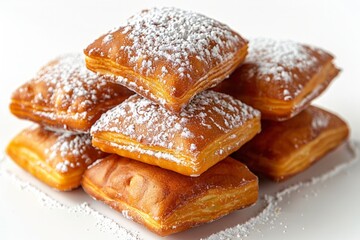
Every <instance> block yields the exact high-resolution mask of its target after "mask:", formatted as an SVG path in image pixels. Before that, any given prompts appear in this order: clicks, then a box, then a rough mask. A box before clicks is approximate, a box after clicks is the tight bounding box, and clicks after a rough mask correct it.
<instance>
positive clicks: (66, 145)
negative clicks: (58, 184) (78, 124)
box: [45, 133, 94, 173]
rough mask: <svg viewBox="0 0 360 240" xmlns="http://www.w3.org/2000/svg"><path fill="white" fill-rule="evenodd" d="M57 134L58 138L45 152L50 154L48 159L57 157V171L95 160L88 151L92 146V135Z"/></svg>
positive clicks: (63, 170) (63, 171)
mask: <svg viewBox="0 0 360 240" xmlns="http://www.w3.org/2000/svg"><path fill="white" fill-rule="evenodd" d="M55 134H56V135H57V139H56V141H55V143H54V144H53V145H52V146H51V147H50V148H48V149H46V150H45V154H47V156H48V161H51V160H53V159H57V161H58V162H57V164H56V166H55V169H56V170H57V171H59V172H61V173H65V172H67V171H68V170H69V168H76V167H79V166H81V165H82V164H85V165H89V164H91V163H92V162H93V160H94V159H93V156H90V155H89V154H88V151H87V149H88V148H89V147H91V137H90V136H89V135H88V134H79V135H73V134H69V133H55ZM74 159H76V162H74Z"/></svg>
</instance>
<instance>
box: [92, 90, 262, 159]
mask: <svg viewBox="0 0 360 240" xmlns="http://www.w3.org/2000/svg"><path fill="white" fill-rule="evenodd" d="M259 115H260V113H259V111H257V110H255V109H253V108H251V107H250V106H248V105H246V104H244V103H242V102H240V101H239V100H236V99H234V98H232V97H231V96H228V95H226V94H223V93H217V92H214V91H204V92H202V93H200V94H198V95H197V96H195V97H194V99H193V100H192V101H191V102H190V103H189V104H188V105H187V106H186V107H185V109H184V110H183V111H182V112H181V113H180V114H178V115H177V114H174V113H172V112H170V111H167V110H166V109H165V108H162V107H161V106H159V105H156V104H154V103H152V102H151V101H149V100H147V99H146V98H142V97H140V96H138V95H134V96H132V97H130V98H129V99H127V100H126V101H125V102H123V103H122V104H120V105H118V106H117V107H115V108H113V109H111V110H110V111H108V112H107V113H105V114H103V115H102V117H101V118H100V119H99V120H98V121H97V122H96V123H95V124H94V125H93V127H92V128H91V133H92V134H93V133H95V132H97V131H110V132H115V133H120V134H122V135H125V136H128V137H130V138H132V139H134V140H136V141H138V142H144V143H146V144H147V145H150V146H159V147H164V148H168V149H175V150H180V151H182V150H185V151H188V152H189V153H192V154H195V155H196V154H197V153H198V152H199V151H200V150H201V149H200V146H198V144H197V143H198V142H204V141H206V140H204V136H203V135H202V133H204V132H209V131H211V132H213V133H214V135H216V134H215V133H218V134H219V135H223V134H226V133H228V132H229V131H231V130H234V129H236V128H238V127H240V126H241V125H243V124H244V123H245V122H246V121H248V120H249V119H252V118H255V117H258V116H259ZM194 124H196V125H197V127H196V128H194V126H193V125H194ZM177 138H180V139H183V141H174V140H175V139H177ZM186 139H193V140H194V141H191V142H192V143H193V144H187V141H186ZM207 140H208V139H207ZM209 141H211V140H209ZM176 142H181V143H180V145H177V146H174V143H176Z"/></svg>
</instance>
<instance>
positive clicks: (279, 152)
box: [233, 106, 349, 181]
mask: <svg viewBox="0 0 360 240" xmlns="http://www.w3.org/2000/svg"><path fill="white" fill-rule="evenodd" d="M348 135H349V129H348V127H347V125H346V123H345V122H344V121H343V120H341V119H340V118H339V117H337V116H336V115H334V114H332V113H329V112H327V111H325V110H322V109H320V108H317V107H314V106H310V107H308V108H307V109H305V110H304V111H302V112H301V113H300V114H299V115H297V116H296V117H294V118H291V119H289V120H286V121H283V122H274V121H262V131H261V133H260V134H258V135H257V136H255V137H254V138H253V139H252V140H251V141H250V142H248V143H247V144H245V145H244V146H243V147H242V148H241V149H240V150H239V151H237V152H236V153H234V155H233V156H234V157H236V158H237V159H239V160H241V161H242V162H244V163H245V164H247V166H248V167H249V168H250V169H251V170H252V171H255V172H259V173H262V174H264V175H265V176H268V177H269V178H271V179H273V180H275V181H281V180H284V179H286V178H288V177H290V176H292V175H295V174H297V173H300V172H302V171H304V170H305V169H306V168H308V167H309V166H310V165H311V164H313V163H314V162H316V161H317V160H319V159H320V158H321V157H322V156H324V155H325V154H327V153H328V152H330V151H331V150H333V149H334V148H336V147H337V146H339V145H340V144H341V143H342V142H344V141H345V140H346V139H347V137H348Z"/></svg>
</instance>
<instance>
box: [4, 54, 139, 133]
mask: <svg viewBox="0 0 360 240" xmlns="http://www.w3.org/2000/svg"><path fill="white" fill-rule="evenodd" d="M132 94H133V92H131V91H130V90H128V89H126V88H125V87H122V86H120V85H118V84H113V83H110V82H109V81H108V80H106V77H99V76H97V75H96V74H95V73H93V72H91V71H89V70H87V69H86V67H85V61H84V59H83V56H82V55H80V54H69V55H65V56H62V57H59V58H57V59H55V60H53V61H51V62H49V63H48V64H47V65H45V66H44V67H43V68H41V69H40V71H39V72H38V73H37V75H36V76H35V77H34V78H33V79H32V80H31V81H29V82H27V83H25V84H24V85H22V86H21V87H19V88H18V89H17V90H16V91H15V92H14V93H13V95H12V99H11V103H10V111H11V112H12V113H13V114H14V115H15V116H17V117H19V118H23V119H28V120H31V121H34V122H36V123H39V124H41V125H45V126H48V127H51V128H55V129H60V128H62V129H65V130H68V131H76V132H88V131H89V129H90V127H91V126H92V125H93V124H94V122H95V121H96V120H97V119H98V118H99V117H100V115H101V114H102V113H104V112H106V111H107V110H108V109H110V108H112V107H114V106H116V105H117V104H119V103H121V102H122V101H123V100H125V99H126V98H128V97H129V96H130V95H132Z"/></svg>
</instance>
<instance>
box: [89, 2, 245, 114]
mask: <svg viewBox="0 0 360 240" xmlns="http://www.w3.org/2000/svg"><path fill="white" fill-rule="evenodd" d="M84 53H85V55H86V56H87V57H86V65H87V67H88V68H89V69H90V70H92V71H94V72H98V73H101V74H105V75H115V76H119V77H118V78H111V79H110V80H114V81H115V82H117V83H120V84H122V85H124V86H126V87H128V88H129V89H131V90H133V91H135V92H137V93H138V94H140V95H142V96H144V97H146V98H148V99H150V100H152V101H153V102H155V103H158V104H161V105H162V106H164V107H165V108H167V109H168V110H171V111H174V112H179V111H180V110H181V109H182V108H183V107H184V106H185V105H186V104H187V103H188V102H189V101H190V99H191V98H192V97H193V96H195V95H196V94H197V93H199V92H201V91H203V90H205V89H207V88H209V87H211V86H213V85H216V84H217V83H219V82H220V81H222V80H224V79H225V78H226V77H227V76H228V75H229V74H230V73H231V72H233V71H234V70H235V68H236V67H237V66H238V65H239V64H240V63H241V62H243V60H244V59H245V56H246V54H247V41H246V40H244V39H243V38H242V37H241V36H240V35H239V34H237V33H236V32H234V31H233V30H231V29H230V28H229V27H228V26H226V25H225V24H222V23H220V22H217V21H216V20H213V19H210V18H208V17H205V16H203V15H201V14H197V13H194V12H187V11H183V10H180V9H176V8H160V9H158V8H153V9H149V10H144V11H142V12H141V13H139V14H136V15H134V16H132V17H131V18H129V19H128V21H127V24H125V25H124V26H120V27H119V28H117V29H115V30H113V31H110V32H108V33H106V34H104V35H102V36H101V37H99V38H98V39H96V40H95V41H94V42H93V43H91V44H90V45H89V46H88V47H87V48H86V49H85V50H84Z"/></svg>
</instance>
